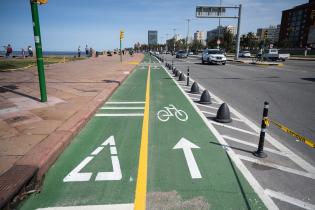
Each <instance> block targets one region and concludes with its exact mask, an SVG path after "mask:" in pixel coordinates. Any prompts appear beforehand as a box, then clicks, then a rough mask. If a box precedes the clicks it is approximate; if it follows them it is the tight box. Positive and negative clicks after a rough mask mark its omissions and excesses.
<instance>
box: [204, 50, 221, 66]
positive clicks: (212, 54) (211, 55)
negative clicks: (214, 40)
mask: <svg viewBox="0 0 315 210" xmlns="http://www.w3.org/2000/svg"><path fill="white" fill-rule="evenodd" d="M201 62H202V64H205V63H206V62H207V63H211V64H214V63H216V64H222V65H225V64H226V57H225V55H224V52H223V51H222V50H220V49H205V50H204V51H203V53H202V56H201Z"/></svg>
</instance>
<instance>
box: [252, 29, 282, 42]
mask: <svg viewBox="0 0 315 210" xmlns="http://www.w3.org/2000/svg"><path fill="white" fill-rule="evenodd" d="M279 32H280V25H276V26H269V27H268V28H258V29H257V33H256V36H257V38H258V41H263V40H265V39H268V40H269V41H270V42H271V43H273V44H275V43H277V42H278V41H279Z"/></svg>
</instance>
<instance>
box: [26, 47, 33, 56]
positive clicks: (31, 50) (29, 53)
mask: <svg viewBox="0 0 315 210" xmlns="http://www.w3.org/2000/svg"><path fill="white" fill-rule="evenodd" d="M27 52H28V56H30V57H33V49H32V46H30V45H29V46H28V47H27Z"/></svg>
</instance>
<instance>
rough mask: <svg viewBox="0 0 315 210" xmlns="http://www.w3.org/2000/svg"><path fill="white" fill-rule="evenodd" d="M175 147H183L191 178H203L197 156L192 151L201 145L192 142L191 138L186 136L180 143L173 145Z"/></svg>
mask: <svg viewBox="0 0 315 210" xmlns="http://www.w3.org/2000/svg"><path fill="white" fill-rule="evenodd" d="M173 149H183V152H184V155H185V158H186V162H187V166H188V169H189V172H190V175H191V178H192V179H200V178H202V176H201V174H200V171H199V168H198V165H197V163H196V160H195V157H194V155H193V153H192V151H191V150H192V149H200V147H198V146H197V145H195V144H193V143H191V142H190V141H189V140H187V139H185V138H181V139H180V140H179V141H178V143H177V144H176V145H175V146H174V147H173Z"/></svg>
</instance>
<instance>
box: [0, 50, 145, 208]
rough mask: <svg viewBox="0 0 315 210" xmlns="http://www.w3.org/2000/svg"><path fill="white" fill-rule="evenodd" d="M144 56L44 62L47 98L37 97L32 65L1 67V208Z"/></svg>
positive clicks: (43, 168) (40, 171) (49, 161)
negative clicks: (8, 69) (5, 69)
mask: <svg viewBox="0 0 315 210" xmlns="http://www.w3.org/2000/svg"><path fill="white" fill-rule="evenodd" d="M142 58H143V55H142V54H135V55H134V56H133V57H130V56H129V55H126V56H124V62H123V64H120V62H119V56H113V57H107V56H100V57H98V58H90V59H87V60H82V61H76V62H69V63H65V64H53V65H48V66H46V68H45V70H46V82H47V92H48V102H47V103H41V102H39V95H40V94H39V85H38V77H37V70H36V68H34V67H33V68H30V69H28V70H24V71H12V72H1V78H0V144H1V148H0V208H1V204H3V202H4V199H8V198H7V197H6V196H7V195H9V194H12V195H13V194H15V193H17V190H19V187H20V186H22V185H23V184H25V183H26V182H28V181H29V180H30V179H31V177H32V176H33V175H34V174H37V177H38V178H40V177H41V176H42V175H43V174H44V173H45V172H46V171H47V169H48V168H49V167H50V166H51V164H52V163H53V162H54V161H55V160H56V158H57V157H58V156H59V154H60V153H61V152H62V151H63V149H64V148H65V147H66V146H67V145H68V144H69V143H70V141H71V139H72V137H73V136H74V135H75V134H76V133H77V132H78V131H79V130H80V128H81V127H82V126H83V125H84V124H85V122H86V121H87V120H88V119H89V118H90V116H91V115H92V114H93V113H94V112H95V110H96V109H97V108H98V107H99V106H100V105H101V104H102V103H103V102H104V101H105V100H106V99H107V98H108V97H109V96H110V95H111V94H112V93H113V91H114V90H115V89H116V88H117V87H118V86H119V84H120V83H121V82H122V81H123V80H124V79H125V78H126V77H127V76H128V74H129V73H130V72H131V71H132V70H133V68H134V67H135V64H136V63H137V62H140V61H141V60H142ZM4 197H5V198H4ZM11 198H12V197H11ZM11 198H9V199H11Z"/></svg>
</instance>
